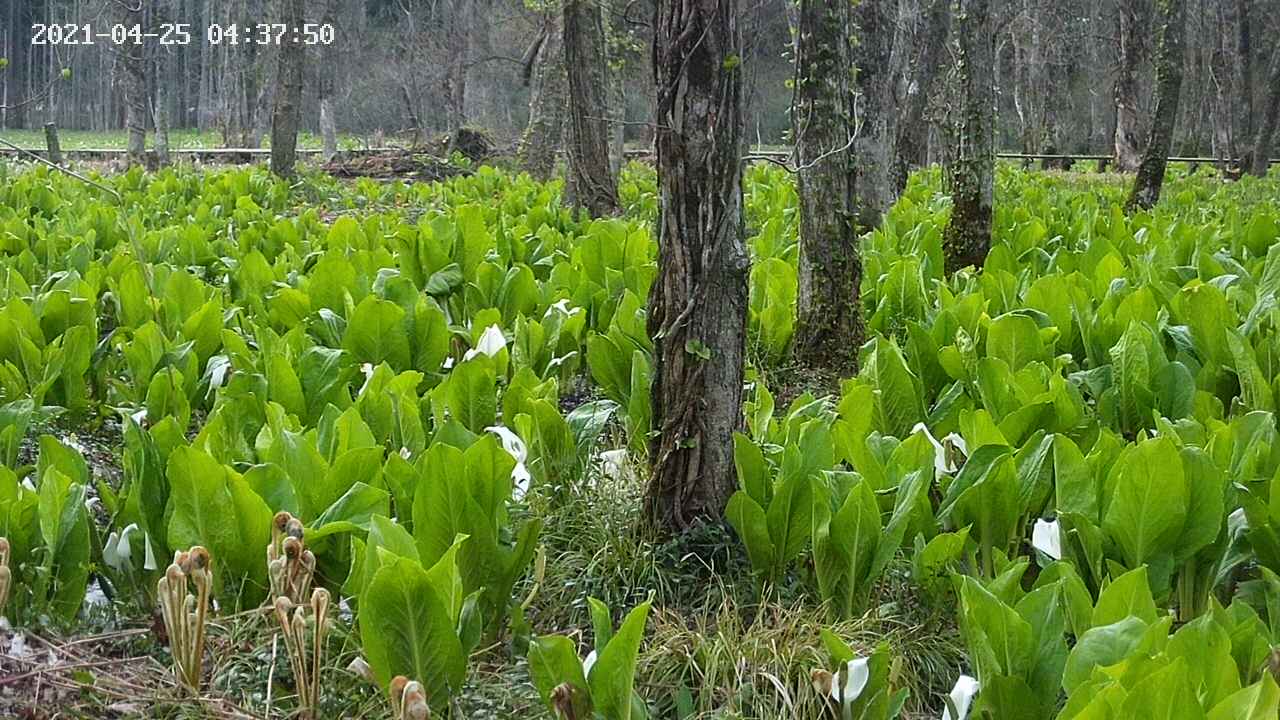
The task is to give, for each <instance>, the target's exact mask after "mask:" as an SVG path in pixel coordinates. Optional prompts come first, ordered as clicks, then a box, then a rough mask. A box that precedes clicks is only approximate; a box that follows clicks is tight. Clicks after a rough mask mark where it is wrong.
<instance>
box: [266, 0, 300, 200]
mask: <svg viewBox="0 0 1280 720" xmlns="http://www.w3.org/2000/svg"><path fill="white" fill-rule="evenodd" d="M302 6H303V2H302V0H281V10H282V11H283V13H282V17H281V18H280V22H284V23H287V24H288V25H289V26H290V27H301V26H302V23H303V11H302ZM285 37H286V40H285V42H284V44H282V45H281V46H280V50H279V57H280V63H279V65H278V66H277V68H276V99H275V103H276V104H275V111H274V112H273V113H272V114H271V172H273V173H275V174H276V175H278V176H280V177H283V178H291V177H293V173H294V166H295V164H296V162H297V148H298V124H299V121H300V119H301V115H302V57H303V55H302V42H301V41H300V40H298V39H288V38H289V36H288V35H287V34H286V36H285Z"/></svg>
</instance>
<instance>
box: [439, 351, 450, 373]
mask: <svg viewBox="0 0 1280 720" xmlns="http://www.w3.org/2000/svg"><path fill="white" fill-rule="evenodd" d="M451 367H453V356H452V355H450V356H449V357H447V358H445V359H444V362H443V363H441V364H440V369H441V370H448V369H449V368H451Z"/></svg>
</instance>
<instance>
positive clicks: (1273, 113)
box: [1247, 46, 1280, 177]
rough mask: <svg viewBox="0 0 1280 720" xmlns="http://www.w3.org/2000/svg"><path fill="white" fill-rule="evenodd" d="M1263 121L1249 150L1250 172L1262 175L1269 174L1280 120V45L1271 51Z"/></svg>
mask: <svg viewBox="0 0 1280 720" xmlns="http://www.w3.org/2000/svg"><path fill="white" fill-rule="evenodd" d="M1261 120H1262V121H1261V122H1259V123H1258V130H1257V134H1256V135H1254V137H1253V148H1252V149H1251V150H1250V152H1249V167H1248V168H1247V169H1248V171H1249V173H1250V174H1252V175H1257V176H1258V177H1262V176H1263V175H1266V174H1267V167H1268V166H1269V165H1270V161H1271V149H1272V147H1274V144H1275V136H1276V124H1277V122H1280V46H1277V47H1276V49H1275V50H1273V51H1272V52H1271V69H1270V71H1269V72H1268V73H1267V101H1266V105H1264V106H1263V108H1262V118H1261Z"/></svg>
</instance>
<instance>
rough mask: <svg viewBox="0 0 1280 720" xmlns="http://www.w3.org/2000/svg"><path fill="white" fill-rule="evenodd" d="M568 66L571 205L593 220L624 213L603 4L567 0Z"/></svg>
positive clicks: (568, 191)
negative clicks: (613, 143)
mask: <svg viewBox="0 0 1280 720" xmlns="http://www.w3.org/2000/svg"><path fill="white" fill-rule="evenodd" d="M564 63H565V70H566V73H567V74H568V77H569V124H568V134H569V137H568V143H567V148H568V153H567V154H568V158H569V172H568V179H567V181H566V184H565V192H566V195H567V196H568V199H569V202H570V203H571V204H572V205H574V206H575V207H579V208H584V209H585V210H586V211H587V212H588V213H590V214H591V215H592V216H593V217H602V216H606V215H613V214H615V213H617V212H618V185H617V181H616V179H615V178H614V176H613V170H612V168H611V167H610V165H609V121H608V116H607V113H608V110H607V109H606V104H607V103H606V100H605V97H606V93H607V92H608V84H609V80H608V68H607V67H606V64H605V63H606V55H605V45H604V21H603V18H602V16H601V11H600V5H599V2H598V0H566V2H565V4H564Z"/></svg>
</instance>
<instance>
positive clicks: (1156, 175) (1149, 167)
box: [1125, 0, 1186, 211]
mask: <svg viewBox="0 0 1280 720" xmlns="http://www.w3.org/2000/svg"><path fill="white" fill-rule="evenodd" d="M1154 18H1155V20H1156V21H1157V22H1159V23H1160V26H1159V28H1158V30H1157V33H1156V37H1157V38H1158V42H1159V45H1158V50H1157V51H1156V109H1155V115H1154V116H1153V117H1152V122H1151V132H1150V134H1148V135H1147V147H1146V149H1145V150H1144V151H1143V153H1142V162H1141V164H1139V165H1138V174H1137V176H1136V177H1135V178H1134V180H1133V191H1132V192H1131V193H1130V194H1129V200H1128V201H1127V202H1126V203H1125V208H1126V209H1127V210H1129V211H1133V210H1135V209H1139V208H1141V209H1143V210H1147V209H1150V208H1152V207H1154V206H1155V204H1156V202H1157V201H1159V200H1160V188H1161V186H1162V185H1164V170H1165V166H1166V165H1168V163H1169V149H1170V148H1171V147H1172V145H1173V128H1174V124H1175V123H1176V122H1177V120H1178V99H1179V96H1180V95H1181V92H1182V63H1183V56H1182V43H1183V34H1184V28H1185V26H1186V2H1185V0H1156V9H1155V15H1154Z"/></svg>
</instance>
